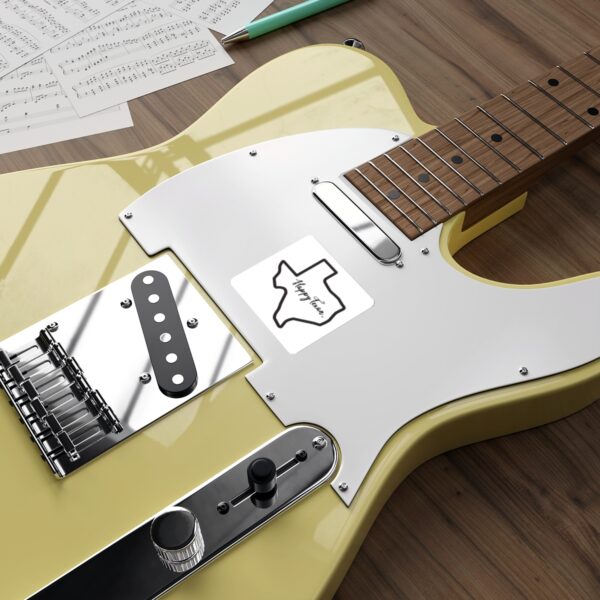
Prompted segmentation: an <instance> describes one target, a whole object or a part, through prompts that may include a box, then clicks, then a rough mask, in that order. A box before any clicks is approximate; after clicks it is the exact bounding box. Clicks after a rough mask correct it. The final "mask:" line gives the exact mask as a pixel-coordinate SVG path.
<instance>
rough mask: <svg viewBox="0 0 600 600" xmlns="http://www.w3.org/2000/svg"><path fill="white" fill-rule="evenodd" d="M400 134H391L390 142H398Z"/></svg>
mask: <svg viewBox="0 0 600 600" xmlns="http://www.w3.org/2000/svg"><path fill="white" fill-rule="evenodd" d="M399 141H400V136H399V135H398V134H396V135H393V136H392V142H399Z"/></svg>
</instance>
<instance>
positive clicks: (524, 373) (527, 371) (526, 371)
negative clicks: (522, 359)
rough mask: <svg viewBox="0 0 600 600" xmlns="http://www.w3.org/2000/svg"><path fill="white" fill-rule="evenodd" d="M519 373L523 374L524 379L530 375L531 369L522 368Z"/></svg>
mask: <svg viewBox="0 0 600 600" xmlns="http://www.w3.org/2000/svg"><path fill="white" fill-rule="evenodd" d="M519 373H521V375H523V377H525V375H529V369H528V368H527V367H521V368H520V369H519Z"/></svg>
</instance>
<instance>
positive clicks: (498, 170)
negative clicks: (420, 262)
mask: <svg viewBox="0 0 600 600" xmlns="http://www.w3.org/2000/svg"><path fill="white" fill-rule="evenodd" d="M599 113H600V48H596V49H595V50H591V51H589V52H586V53H585V54H583V55H581V56H579V57H577V58H575V59H574V60H571V61H569V62H567V63H565V64H564V65H561V66H558V67H555V68H554V69H552V70H551V71H550V72H549V73H547V74H546V75H544V76H543V77H538V78H536V79H531V80H530V81H528V82H527V83H524V84H522V85H520V86H518V87H517V88H515V89H513V90H512V91H511V92H509V93H507V94H501V95H500V96H498V97H496V98H493V99H492V100H489V101H488V102H485V103H483V104H481V105H480V106H477V107H476V108H475V109H473V110H471V111H469V112H467V113H465V114H464V115H462V116H460V117H457V118H456V119H454V120H453V121H452V122H451V123H448V124H447V125H445V126H444V127H438V128H437V129H434V130H432V131H429V132H428V133H426V134H425V135H423V136H421V137H419V138H415V139H412V140H409V141H407V142H406V143H404V144H402V145H399V146H396V147H394V148H391V149H390V150H389V151H388V152H386V153H384V154H382V155H380V156H377V157H376V158H373V160H370V161H369V162H367V163H365V164H362V165H360V166H358V167H356V168H355V169H353V170H352V171H349V172H348V173H346V174H345V177H346V179H348V180H349V181H350V183H352V185H354V186H355V187H356V188H357V189H358V190H359V191H360V192H362V194H363V195H364V196H365V197H366V198H367V199H368V200H369V201H370V202H371V203H372V204H374V205H375V206H376V207H377V208H378V209H379V210H380V211H381V212H382V213H383V214H384V215H385V216H386V217H387V218H388V219H390V220H391V221H392V222H393V223H394V224H395V225H396V226H397V227H398V228H399V229H400V230H401V231H402V232H403V233H404V234H405V235H406V236H407V237H409V238H410V239H414V238H416V237H418V236H419V235H421V234H423V233H425V232H426V231H428V230H429V229H431V228H433V227H435V226H436V225H437V224H439V223H442V222H443V221H445V220H447V219H448V218H450V217H451V216H452V215H455V214H456V213H458V212H461V211H462V210H465V209H468V211H467V213H466V216H465V224H464V227H465V228H466V227H469V226H470V225H472V224H473V223H476V222H477V221H479V220H481V219H482V218H484V217H485V216H487V215H489V214H490V213H491V212H493V211H494V210H496V209H497V208H499V207H501V206H502V205H503V204H505V203H507V202H509V201H510V200H512V199H514V198H515V197H516V196H517V195H519V194H520V193H521V192H523V191H525V190H526V189H527V187H528V186H529V185H530V184H531V182H532V181H533V180H534V179H535V178H537V177H539V175H540V174H541V173H542V172H543V171H545V170H546V169H547V168H548V167H550V166H552V165H553V164H555V163H556V162H557V161H558V160H562V159H564V158H565V157H566V156H567V155H569V154H571V153H573V152H574V151H576V150H577V149H579V148H580V147H581V146H583V145H584V144H587V143H589V142H591V141H593V140H594V139H597V137H598V134H599V132H600V114H599Z"/></svg>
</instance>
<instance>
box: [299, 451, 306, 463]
mask: <svg viewBox="0 0 600 600" xmlns="http://www.w3.org/2000/svg"><path fill="white" fill-rule="evenodd" d="M307 458H308V454H307V452H306V450H298V452H296V460H297V461H299V462H304V461H305V460H306V459H307Z"/></svg>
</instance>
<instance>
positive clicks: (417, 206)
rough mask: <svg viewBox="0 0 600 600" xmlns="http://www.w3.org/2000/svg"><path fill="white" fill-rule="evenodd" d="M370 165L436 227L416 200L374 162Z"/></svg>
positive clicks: (434, 222) (433, 220)
mask: <svg viewBox="0 0 600 600" xmlns="http://www.w3.org/2000/svg"><path fill="white" fill-rule="evenodd" d="M369 164H370V165H371V166H372V167H373V168H374V169H375V170H376V171H377V172H378V173H379V174H380V175H382V176H383V177H385V178H386V179H387V180H388V181H389V182H390V183H391V184H392V185H393V186H394V187H395V188H396V189H397V190H398V191H399V192H400V193H401V194H402V195H403V196H404V197H405V198H406V199H407V200H408V201H409V202H410V203H411V204H413V205H414V206H415V207H416V208H417V209H418V210H420V211H421V212H422V213H423V214H424V215H425V216H426V217H427V218H428V219H429V220H430V221H431V222H432V223H433V224H434V225H437V224H438V222H437V221H436V220H435V219H434V218H433V217H432V216H431V215H430V214H429V213H428V212H427V211H426V210H425V208H423V207H422V206H421V205H420V204H419V203H418V202H417V201H416V200H414V199H413V198H412V197H411V196H410V194H407V193H406V192H405V191H404V190H403V189H401V188H400V187H399V186H398V185H396V183H394V182H393V181H392V180H391V179H390V178H389V177H388V176H387V175H386V174H385V173H384V172H383V171H382V170H381V169H380V168H379V167H378V166H377V165H376V164H375V163H374V162H372V161H369Z"/></svg>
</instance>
